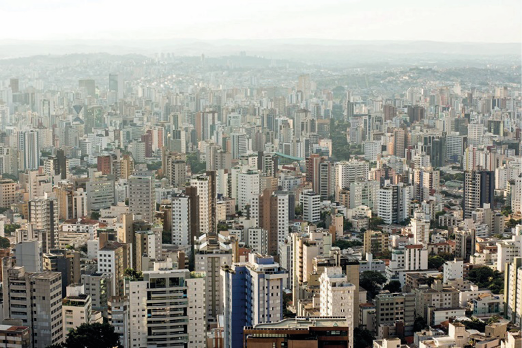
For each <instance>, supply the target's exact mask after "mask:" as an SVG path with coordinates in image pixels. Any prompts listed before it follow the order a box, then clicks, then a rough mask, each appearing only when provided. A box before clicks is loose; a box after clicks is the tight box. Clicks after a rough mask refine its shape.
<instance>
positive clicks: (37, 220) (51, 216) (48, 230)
mask: <svg viewBox="0 0 522 348" xmlns="http://www.w3.org/2000/svg"><path fill="white" fill-rule="evenodd" d="M29 222H30V223H31V224H32V225H33V226H34V228H35V229H37V230H40V231H42V233H43V234H44V235H43V236H41V240H42V251H43V252H49V250H51V249H54V248H56V247H57V246H58V241H59V231H60V228H59V221H58V204H57V201H56V199H55V198H37V199H33V200H30V201H29Z"/></svg>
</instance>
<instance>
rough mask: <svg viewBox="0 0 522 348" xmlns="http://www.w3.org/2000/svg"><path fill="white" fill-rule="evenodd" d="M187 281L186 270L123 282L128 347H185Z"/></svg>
mask: <svg viewBox="0 0 522 348" xmlns="http://www.w3.org/2000/svg"><path fill="white" fill-rule="evenodd" d="M187 278H190V273H189V271H188V270H155V271H146V272H143V278H131V277H126V278H125V287H124V289H125V296H126V297H127V298H128V301H129V306H128V308H129V313H128V321H129V325H128V328H129V343H130V345H129V347H136V348H139V347H176V346H179V347H187V346H188V345H187V344H188V341H189V337H188V325H189V324H188V322H189V321H188V299H187V284H186V279H187ZM112 317H113V318H114V313H113V315H112Z"/></svg>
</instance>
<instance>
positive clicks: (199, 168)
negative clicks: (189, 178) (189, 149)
mask: <svg viewBox="0 0 522 348" xmlns="http://www.w3.org/2000/svg"><path fill="white" fill-rule="evenodd" d="M187 164H188V165H189V166H190V170H191V171H192V174H201V173H204V172H205V170H207V164H206V163H205V162H201V161H200V160H199V156H198V154H197V153H196V152H193V153H189V154H187Z"/></svg>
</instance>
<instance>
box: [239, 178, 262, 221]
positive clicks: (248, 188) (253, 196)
mask: <svg viewBox="0 0 522 348" xmlns="http://www.w3.org/2000/svg"><path fill="white" fill-rule="evenodd" d="M259 180H260V175H259V172H258V171H254V170H249V171H247V172H245V173H239V175H238V184H237V185H238V186H237V208H238V210H239V211H242V212H245V210H246V208H247V206H249V209H250V216H251V217H252V216H253V217H254V218H257V216H258V215H259V213H258V212H257V209H258V206H259V194H260V182H259ZM253 210H256V211H255V212H254V211H253Z"/></svg>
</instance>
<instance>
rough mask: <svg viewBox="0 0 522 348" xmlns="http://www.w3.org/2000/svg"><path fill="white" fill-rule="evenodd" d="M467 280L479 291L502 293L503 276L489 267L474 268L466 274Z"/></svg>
mask: <svg viewBox="0 0 522 348" xmlns="http://www.w3.org/2000/svg"><path fill="white" fill-rule="evenodd" d="M468 279H469V280H470V281H471V282H472V283H474V284H476V285H478V287H479V288H481V289H484V288H486V289H489V290H491V292H492V293H494V294H503V293H504V276H503V274H502V273H500V272H499V271H496V270H495V271H494V270H492V269H491V268H489V267H479V268H474V269H472V270H471V271H469V273H468Z"/></svg>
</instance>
